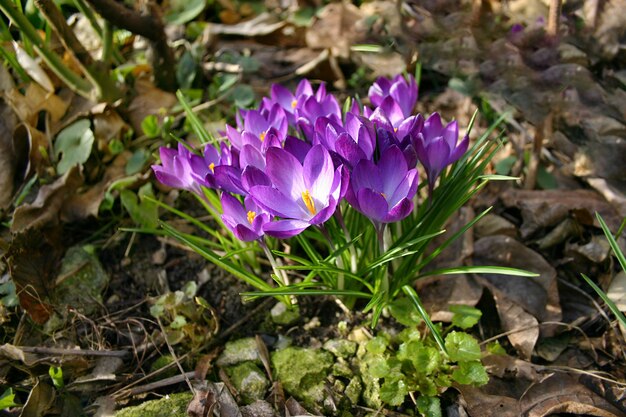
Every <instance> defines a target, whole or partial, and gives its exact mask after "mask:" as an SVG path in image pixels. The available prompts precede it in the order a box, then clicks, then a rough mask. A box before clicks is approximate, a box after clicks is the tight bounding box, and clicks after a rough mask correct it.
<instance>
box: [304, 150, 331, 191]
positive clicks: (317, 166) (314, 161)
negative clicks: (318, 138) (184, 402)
mask: <svg viewBox="0 0 626 417" xmlns="http://www.w3.org/2000/svg"><path fill="white" fill-rule="evenodd" d="M333 171H334V166H333V161H332V159H331V158H330V155H329V154H328V151H327V150H326V148H324V147H323V146H322V145H316V146H314V147H312V148H311V150H310V151H309V153H308V154H307V156H306V158H304V164H303V167H302V172H303V175H304V186H305V187H306V189H307V190H309V192H310V193H311V195H312V196H313V197H314V198H315V199H316V200H321V201H327V200H328V195H329V194H330V189H331V186H332V184H333V180H334V172H333Z"/></svg>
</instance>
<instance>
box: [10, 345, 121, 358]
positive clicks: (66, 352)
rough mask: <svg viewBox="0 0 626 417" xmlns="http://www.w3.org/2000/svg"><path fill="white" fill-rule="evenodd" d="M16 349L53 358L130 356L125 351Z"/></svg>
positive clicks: (23, 347)
mask: <svg viewBox="0 0 626 417" xmlns="http://www.w3.org/2000/svg"><path fill="white" fill-rule="evenodd" d="M16 348H18V349H20V350H22V351H24V352H26V353H35V354H39V355H54V356H108V357H114V358H125V357H127V356H129V355H130V352H129V351H127V350H90V349H64V348H47V347H36V346H16Z"/></svg>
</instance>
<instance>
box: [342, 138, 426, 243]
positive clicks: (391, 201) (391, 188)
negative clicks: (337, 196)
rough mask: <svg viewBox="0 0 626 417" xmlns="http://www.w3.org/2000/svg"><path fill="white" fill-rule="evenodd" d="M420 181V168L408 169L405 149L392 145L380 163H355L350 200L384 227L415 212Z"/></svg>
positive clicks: (374, 221) (357, 208)
mask: <svg viewBox="0 0 626 417" xmlns="http://www.w3.org/2000/svg"><path fill="white" fill-rule="evenodd" d="M417 181H418V175H417V169H415V168H413V169H408V166H407V164H406V160H405V158H404V155H403V154H402V151H400V149H399V148H398V147H397V146H390V147H389V148H387V149H386V150H385V151H384V152H383V153H382V155H381V157H380V160H379V161H378V164H374V162H373V161H369V160H367V159H362V160H361V161H359V163H358V164H357V165H356V166H355V167H354V170H353V171H352V176H351V177H350V186H349V187H348V192H347V193H346V200H348V202H349V203H350V204H351V205H352V207H354V208H355V209H356V210H358V211H359V212H361V213H363V214H364V215H365V216H367V217H368V218H369V219H370V220H371V221H372V223H374V226H375V227H376V229H377V230H379V231H380V230H381V226H382V225H383V224H385V223H392V222H397V221H399V220H402V219H404V218H405V217H406V216H408V215H409V214H410V213H411V211H412V210H413V201H411V199H412V198H413V196H415V193H416V192H417Z"/></svg>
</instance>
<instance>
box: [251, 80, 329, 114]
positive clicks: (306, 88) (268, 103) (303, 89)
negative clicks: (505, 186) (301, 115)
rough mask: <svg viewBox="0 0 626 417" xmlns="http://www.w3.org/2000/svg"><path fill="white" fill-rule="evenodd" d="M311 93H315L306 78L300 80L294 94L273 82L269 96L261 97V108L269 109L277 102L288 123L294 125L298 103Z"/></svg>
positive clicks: (323, 92)
mask: <svg viewBox="0 0 626 417" xmlns="http://www.w3.org/2000/svg"><path fill="white" fill-rule="evenodd" d="M318 92H319V93H320V94H319V95H321V94H325V89H320V90H318ZM313 95H315V93H314V92H313V87H311V83H310V82H309V80H307V79H303V80H302V81H300V83H299V84H298V87H297V88H296V93H295V94H292V93H291V91H289V90H288V89H286V88H285V87H283V86H282V85H280V84H273V85H272V87H271V88H270V98H267V97H265V98H263V101H262V103H261V108H262V109H269V108H271V107H272V106H273V105H274V104H279V105H280V106H281V107H282V108H283V110H284V111H285V114H286V115H287V120H288V121H289V124H291V125H294V124H295V122H296V113H297V108H298V105H299V104H301V103H302V102H303V101H304V100H305V99H306V98H308V97H310V96H313Z"/></svg>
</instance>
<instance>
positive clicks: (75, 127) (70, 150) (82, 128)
mask: <svg viewBox="0 0 626 417" xmlns="http://www.w3.org/2000/svg"><path fill="white" fill-rule="evenodd" d="M94 140H95V137H94V135H93V132H92V131H91V122H90V121H89V120H87V119H81V120H79V121H77V122H75V123H73V124H72V125H70V126H68V127H66V128H65V129H63V130H62V131H61V132H59V134H58V135H57V137H56V140H55V141H54V154H55V155H56V157H57V158H59V159H60V160H59V163H58V164H57V172H58V173H59V174H60V175H62V174H65V173H66V172H67V171H69V169H70V168H72V167H73V166H74V165H76V164H84V163H85V162H87V159H89V155H91V147H92V146H93V142H94Z"/></svg>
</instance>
